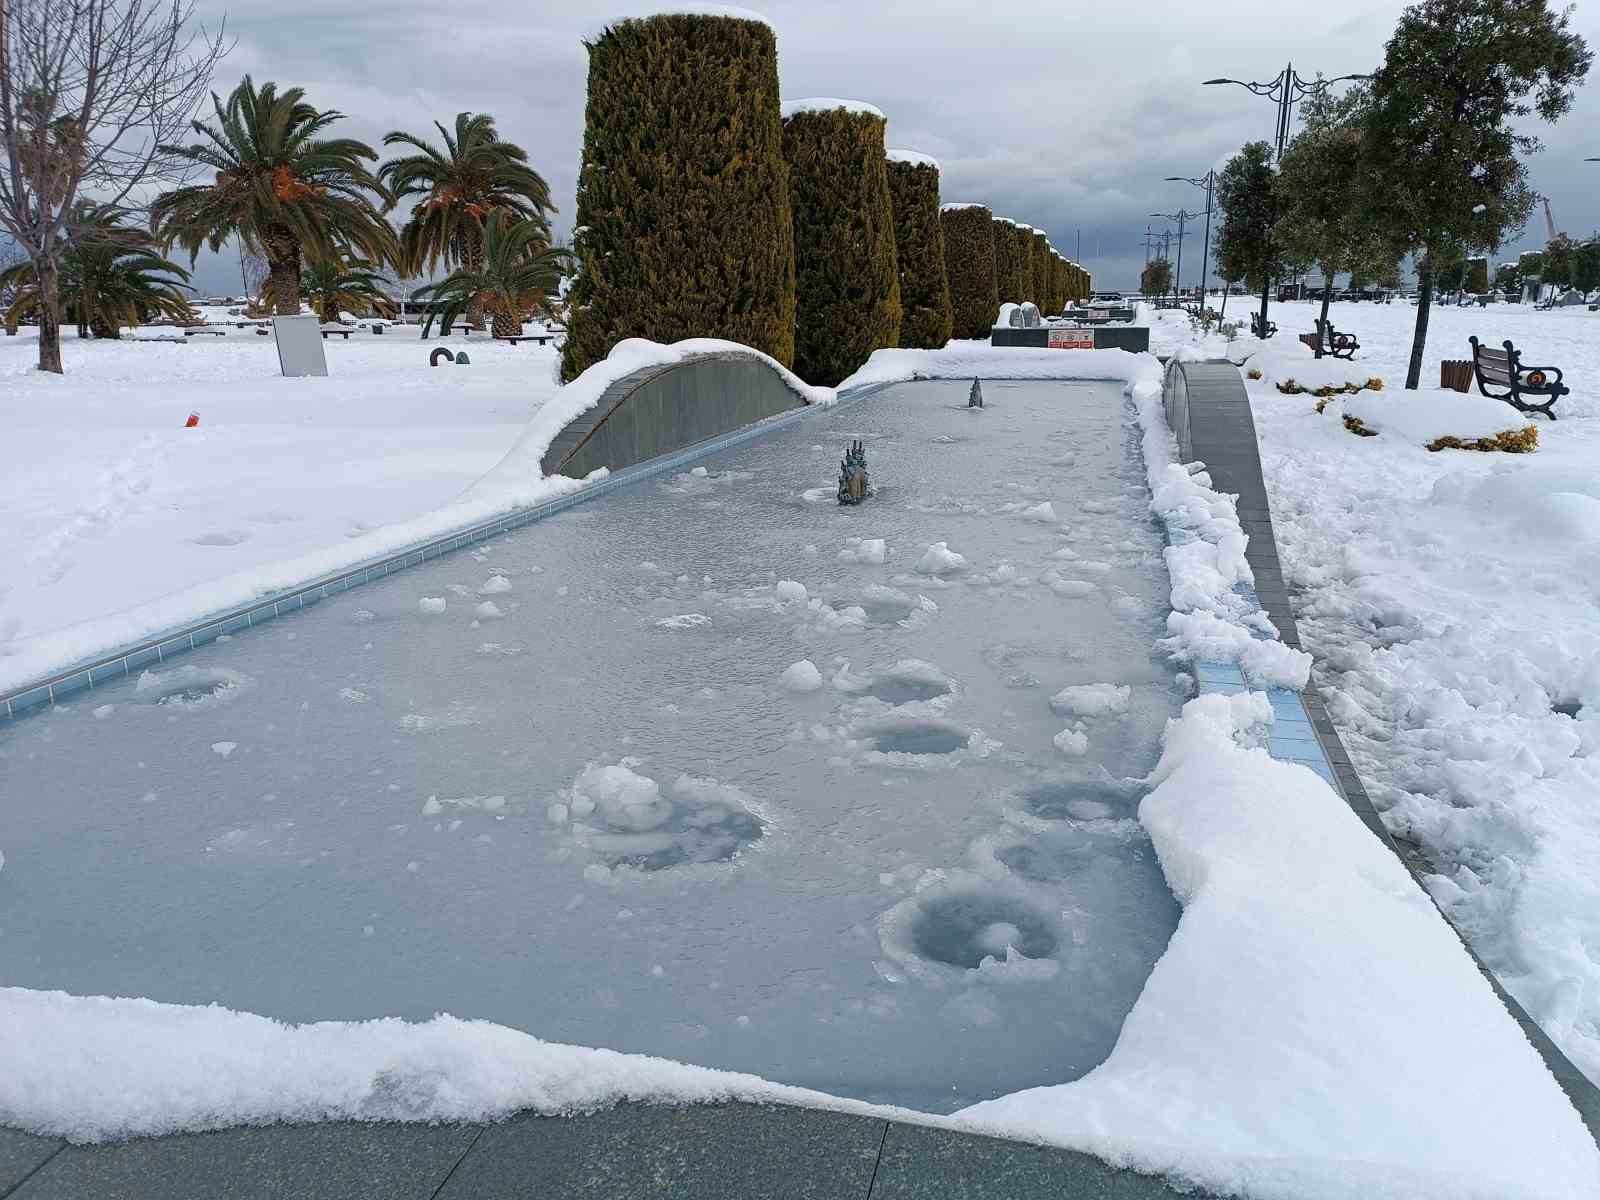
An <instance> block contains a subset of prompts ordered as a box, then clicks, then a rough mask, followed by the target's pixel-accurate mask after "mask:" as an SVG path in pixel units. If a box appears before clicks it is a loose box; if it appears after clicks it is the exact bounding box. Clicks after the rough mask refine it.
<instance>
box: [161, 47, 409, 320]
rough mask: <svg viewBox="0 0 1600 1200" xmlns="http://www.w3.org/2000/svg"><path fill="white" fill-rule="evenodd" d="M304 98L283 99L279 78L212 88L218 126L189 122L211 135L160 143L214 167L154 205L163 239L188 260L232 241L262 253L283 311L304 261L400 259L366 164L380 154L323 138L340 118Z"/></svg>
mask: <svg viewBox="0 0 1600 1200" xmlns="http://www.w3.org/2000/svg"><path fill="white" fill-rule="evenodd" d="M304 95H305V93H304V92H303V91H302V90H301V89H300V88H289V89H288V90H287V91H285V92H283V93H282V94H281V95H280V94H279V92H278V88H277V84H274V83H265V84H262V86H261V89H260V90H259V91H257V90H256V86H255V84H254V83H253V82H251V80H250V77H249V76H248V75H247V76H245V78H244V82H243V83H241V84H240V85H239V86H238V87H236V88H234V90H233V92H232V93H231V94H230V95H229V96H228V100H227V103H226V104H224V103H223V102H222V100H221V99H220V98H219V97H218V96H217V95H216V93H212V96H211V103H212V107H213V108H214V109H215V110H216V122H215V123H214V124H208V123H206V122H204V121H194V122H192V124H193V126H194V130H195V132H196V133H198V134H200V135H201V136H202V137H203V138H205V141H203V142H197V143H194V144H192V145H189V146H163V147H161V149H162V150H163V151H165V152H168V153H172V154H176V155H178V156H179V157H180V158H184V159H187V160H188V161H189V162H192V163H194V164H195V165H196V166H199V167H204V168H208V169H209V170H210V171H212V172H213V173H214V175H215V178H214V180H213V181H212V182H210V183H200V184H194V185H192V186H190V187H180V188H176V189H174V190H173V191H170V192H167V193H165V194H164V195H162V196H160V197H159V198H157V200H156V202H155V203H154V204H153V205H151V208H150V219H151V223H152V227H153V228H154V229H155V230H156V231H157V233H158V235H159V236H160V237H161V238H162V240H163V241H164V242H165V243H166V244H167V245H169V246H170V245H172V244H174V243H176V244H178V245H181V246H182V247H183V248H184V249H185V250H187V251H188V252H189V256H190V261H191V263H192V262H193V260H194V259H195V257H197V256H198V255H199V253H200V247H201V246H209V247H210V248H211V249H212V250H213V251H215V250H219V249H221V247H222V243H223V242H225V241H227V240H228V238H230V237H237V238H239V239H240V241H242V242H243V243H244V247H245V249H246V250H248V251H251V252H253V253H259V254H261V255H262V256H263V257H264V258H265V259H266V260H267V266H268V268H269V270H270V272H271V280H272V294H273V297H274V299H275V303H276V308H277V312H278V313H279V315H281V316H288V315H292V314H294V313H297V312H299V311H300V269H301V267H302V265H304V264H305V263H319V262H325V261H329V260H334V259H337V258H339V257H340V256H342V255H346V254H352V253H354V254H359V255H361V256H362V257H364V258H367V259H372V260H378V261H383V260H393V259H394V258H396V257H397V256H398V247H397V245H396V243H395V239H394V231H393V230H391V229H390V228H389V224H388V222H387V221H385V220H384V217H383V212H382V211H381V210H380V209H379V208H378V206H377V204H375V203H374V202H373V199H372V196H371V195H369V193H372V194H374V195H376V196H377V198H378V199H379V200H380V201H383V202H387V201H388V199H389V195H388V192H387V191H386V190H385V189H384V187H383V185H382V184H381V183H380V182H379V181H378V180H377V178H376V177H374V176H373V175H372V173H371V172H370V171H368V170H367V168H366V166H365V165H364V163H366V162H375V161H377V158H378V154H377V152H376V151H375V150H373V149H372V148H371V147H370V146H368V145H367V144H366V143H364V142H358V141H355V140H354V139H351V138H327V139H324V138H322V137H320V136H319V135H320V134H321V133H322V132H323V131H324V130H325V129H327V128H328V126H330V125H332V124H333V123H334V122H335V121H338V120H341V119H342V118H343V115H344V114H342V113H339V112H335V111H333V110H332V109H329V110H328V111H326V112H323V111H319V110H318V109H316V108H313V107H312V106H311V105H309V104H307V103H306V102H305V99H304Z"/></svg>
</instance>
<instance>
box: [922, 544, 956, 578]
mask: <svg viewBox="0 0 1600 1200" xmlns="http://www.w3.org/2000/svg"><path fill="white" fill-rule="evenodd" d="M966 567H967V560H966V559H965V558H964V557H963V556H962V555H960V554H957V553H956V552H955V551H954V550H952V549H950V547H949V545H948V544H947V543H945V542H935V543H934V544H933V545H931V546H929V547H928V549H927V552H926V553H925V554H923V556H922V557H921V558H919V559H918V560H917V566H916V571H917V574H919V575H953V574H955V573H956V572H957V571H964V570H966Z"/></svg>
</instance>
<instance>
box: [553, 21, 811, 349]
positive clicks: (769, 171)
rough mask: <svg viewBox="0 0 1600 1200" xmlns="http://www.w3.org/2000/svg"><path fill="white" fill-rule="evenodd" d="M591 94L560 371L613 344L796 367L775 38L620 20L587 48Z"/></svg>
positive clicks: (712, 26)
mask: <svg viewBox="0 0 1600 1200" xmlns="http://www.w3.org/2000/svg"><path fill="white" fill-rule="evenodd" d="M588 51H589V97H588V106H587V109H586V110H585V114H584V133H583V164H582V167H581V169H580V171H579V174H578V210H577V221H576V228H575V236H574V238H573V249H574V252H575V254H576V257H577V264H578V265H577V272H576V276H575V278H574V280H573V284H572V291H571V293H570V302H571V315H570V317H569V320H568V326H567V339H566V345H565V347H564V349H563V350H562V354H561V374H562V377H563V378H564V379H571V378H573V377H574V376H576V375H577V374H579V373H580V372H581V371H582V370H583V369H584V368H585V367H588V366H589V365H590V364H592V363H594V362H597V361H599V360H600V359H602V358H604V357H605V356H606V354H607V353H608V352H609V351H610V350H611V348H612V347H613V346H614V345H616V344H617V343H618V342H619V341H621V340H622V339H624V338H633V337H641V338H649V339H651V340H652V341H657V342H676V341H678V340H680V339H682V338H688V337H716V338H726V339H727V340H729V341H734V342H741V343H743V344H745V345H747V346H753V347H755V348H756V349H757V350H761V351H764V352H765V353H767V354H770V355H771V356H772V357H773V358H775V359H777V360H778V361H779V362H780V363H783V364H784V365H785V366H788V365H789V364H791V363H792V362H793V361H794V351H795V344H794V330H795V259H794V223H793V220H792V218H791V216H790V202H789V188H788V180H787V173H786V171H785V168H784V160H783V126H782V121H781V118H780V115H779V107H778V48H777V42H776V39H775V38H774V37H773V33H772V29H771V28H770V27H769V26H767V25H765V24H762V23H760V22H757V21H746V20H740V19H737V18H733V17H720V16H696V15H670V16H668V15H663V16H656V17H648V18H644V19H633V20H625V21H619V22H618V23H617V24H615V25H612V26H610V27H609V28H607V29H606V30H605V31H604V32H603V33H601V34H600V36H599V37H598V38H596V39H595V41H594V42H593V43H591V44H589V46H588Z"/></svg>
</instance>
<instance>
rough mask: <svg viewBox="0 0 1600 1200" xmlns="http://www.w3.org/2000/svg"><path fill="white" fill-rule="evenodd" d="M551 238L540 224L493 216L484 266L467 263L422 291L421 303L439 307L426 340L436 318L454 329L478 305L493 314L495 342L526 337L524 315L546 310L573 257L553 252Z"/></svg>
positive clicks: (433, 313) (418, 296)
mask: <svg viewBox="0 0 1600 1200" xmlns="http://www.w3.org/2000/svg"><path fill="white" fill-rule="evenodd" d="M545 239H546V233H545V228H544V226H543V225H542V224H541V223H540V222H538V221H530V220H521V221H519V220H517V219H515V218H513V217H511V216H508V215H507V214H506V213H505V212H504V211H498V212H493V213H490V214H489V219H488V221H487V222H486V223H485V224H484V227H483V261H482V263H481V265H479V266H477V267H471V266H467V265H465V264H463V265H462V266H459V267H457V268H456V269H455V271H453V272H452V273H451V274H450V275H449V276H447V277H446V278H445V279H443V280H441V281H440V282H438V283H433V284H429V285H428V286H426V287H421V288H418V289H417V291H416V293H415V298H416V299H418V300H432V301H434V302H435V305H436V307H430V310H429V312H428V319H427V321H426V323H425V324H424V325H423V327H422V336H423V337H427V336H428V334H429V333H431V332H432V330H433V322H434V319H435V318H438V319H439V321H440V322H441V323H442V324H443V326H444V328H445V329H449V328H450V326H451V324H452V323H453V322H455V321H457V320H458V319H460V318H461V316H462V314H464V313H465V312H466V311H467V309H468V308H470V307H471V306H472V305H474V304H476V305H479V306H480V307H481V308H483V309H487V310H488V311H489V312H490V313H491V314H492V315H493V317H494V329H493V332H494V336H495V337H515V336H516V335H517V334H519V333H521V332H522V318H523V315H524V314H526V313H531V312H534V311H536V310H537V309H539V308H541V307H542V306H543V305H544V303H545V298H546V297H547V296H550V295H552V294H553V293H554V292H555V291H556V289H557V287H559V286H560V283H561V270H562V268H563V267H564V266H565V265H566V264H567V262H568V254H567V252H566V251H565V250H557V249H552V248H551V247H550V246H549V245H548V244H547V242H546V240H545Z"/></svg>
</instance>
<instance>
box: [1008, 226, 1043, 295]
mask: <svg viewBox="0 0 1600 1200" xmlns="http://www.w3.org/2000/svg"><path fill="white" fill-rule="evenodd" d="M1011 236H1012V237H1014V238H1016V240H1017V271H1018V280H1017V284H1018V291H1017V301H1018V302H1019V303H1020V302H1022V301H1024V300H1032V301H1033V302H1034V303H1035V304H1037V303H1039V301H1038V299H1037V298H1035V296H1034V294H1033V226H1032V225H1023V224H1020V223H1019V224H1018V225H1017V226H1016V228H1015V229H1014V230H1013V231H1012V235H1011Z"/></svg>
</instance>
